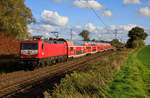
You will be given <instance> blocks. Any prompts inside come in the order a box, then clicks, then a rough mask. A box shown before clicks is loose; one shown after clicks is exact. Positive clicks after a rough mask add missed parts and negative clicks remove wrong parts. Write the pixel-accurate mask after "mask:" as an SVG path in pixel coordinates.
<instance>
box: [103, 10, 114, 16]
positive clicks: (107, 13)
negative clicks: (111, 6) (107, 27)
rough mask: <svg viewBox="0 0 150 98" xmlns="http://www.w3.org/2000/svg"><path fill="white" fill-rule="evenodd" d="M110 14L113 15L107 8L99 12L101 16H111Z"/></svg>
mask: <svg viewBox="0 0 150 98" xmlns="http://www.w3.org/2000/svg"><path fill="white" fill-rule="evenodd" d="M112 15H113V14H112V12H111V11H109V10H107V11H105V12H104V13H102V14H101V16H112Z"/></svg>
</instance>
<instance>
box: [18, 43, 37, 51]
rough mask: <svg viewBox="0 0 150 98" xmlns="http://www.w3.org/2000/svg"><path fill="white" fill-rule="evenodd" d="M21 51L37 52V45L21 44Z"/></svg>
mask: <svg viewBox="0 0 150 98" xmlns="http://www.w3.org/2000/svg"><path fill="white" fill-rule="evenodd" d="M21 49H22V50H37V49H38V44H37V43H23V44H22V45H21Z"/></svg>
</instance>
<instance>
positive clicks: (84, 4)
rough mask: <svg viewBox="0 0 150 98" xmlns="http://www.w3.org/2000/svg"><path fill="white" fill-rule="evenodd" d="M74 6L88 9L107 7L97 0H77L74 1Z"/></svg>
mask: <svg viewBox="0 0 150 98" xmlns="http://www.w3.org/2000/svg"><path fill="white" fill-rule="evenodd" d="M73 6H76V7H79V8H88V9H91V8H92V9H95V10H100V9H105V7H104V6H102V5H101V4H100V3H99V2H97V1H95V0H75V1H74V2H73Z"/></svg>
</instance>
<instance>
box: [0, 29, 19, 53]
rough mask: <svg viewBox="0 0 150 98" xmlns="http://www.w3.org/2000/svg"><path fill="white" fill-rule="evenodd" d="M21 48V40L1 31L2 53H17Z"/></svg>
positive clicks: (0, 45)
mask: <svg viewBox="0 0 150 98" xmlns="http://www.w3.org/2000/svg"><path fill="white" fill-rule="evenodd" d="M19 48H20V45H19V41H17V40H16V39H15V37H14V36H13V35H10V36H5V33H4V32H0V55H10V54H11V55H12V54H15V55H17V54H18V53H19Z"/></svg>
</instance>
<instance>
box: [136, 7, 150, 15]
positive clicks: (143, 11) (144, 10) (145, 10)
mask: <svg viewBox="0 0 150 98" xmlns="http://www.w3.org/2000/svg"><path fill="white" fill-rule="evenodd" d="M137 13H138V14H139V15H141V16H150V9H149V8H148V7H145V8H141V9H139V10H138V11H137Z"/></svg>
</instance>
